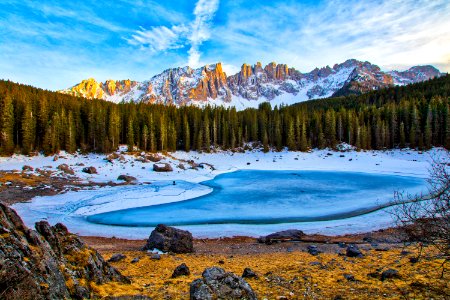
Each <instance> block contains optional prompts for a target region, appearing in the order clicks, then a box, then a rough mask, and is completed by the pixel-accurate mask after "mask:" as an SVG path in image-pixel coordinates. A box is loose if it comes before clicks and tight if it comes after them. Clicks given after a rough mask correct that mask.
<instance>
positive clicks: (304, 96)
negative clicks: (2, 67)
mask: <svg viewBox="0 0 450 300" xmlns="http://www.w3.org/2000/svg"><path fill="white" fill-rule="evenodd" d="M442 75H443V73H441V72H440V71H439V70H438V69H436V68H435V67H433V66H430V65H426V66H415V67H412V68H410V69H408V70H406V71H389V72H384V71H382V70H381V69H380V67H378V66H377V65H374V64H371V63H370V62H367V61H366V62H362V61H358V60H356V59H349V60H347V61H345V62H344V63H341V64H335V65H334V66H333V67H330V66H326V67H323V68H320V69H319V68H315V69H314V70H312V71H311V72H309V73H301V72H300V71H298V70H296V69H294V68H289V67H288V66H287V65H286V64H276V63H274V62H272V63H269V64H268V65H266V66H265V67H263V66H262V64H261V63H259V62H257V63H256V64H255V65H253V66H251V65H248V64H243V65H242V67H241V70H240V72H238V73H237V74H234V75H231V76H227V74H226V73H225V72H224V71H223V69H222V64H221V63H216V64H211V65H206V66H203V67H201V68H198V69H193V68H190V67H179V68H172V69H167V70H165V71H164V72H162V73H161V74H158V75H155V76H153V77H152V78H151V79H150V80H147V81H143V82H138V81H132V80H129V79H128V80H117V81H116V80H107V81H106V82H97V81H96V80H95V79H93V78H90V79H86V80H83V81H82V82H81V83H79V84H77V85H75V86H73V87H71V88H68V89H66V90H62V91H60V92H62V93H66V94H71V95H74V96H80V97H85V98H90V99H91V98H99V99H104V100H108V101H112V102H121V101H125V102H129V101H135V102H147V103H161V104H167V105H170V104H172V105H176V106H182V105H197V106H205V105H208V104H209V105H222V106H226V107H230V106H235V107H236V108H237V109H245V108H248V107H257V106H258V105H259V104H260V103H262V102H265V101H270V103H272V106H274V105H279V104H293V103H297V102H302V101H306V100H311V99H319V98H327V97H332V96H345V95H350V94H361V93H366V92H369V91H372V90H377V89H380V88H385V87H389V86H394V85H406V84H410V83H416V82H420V81H425V80H428V79H431V78H434V77H439V76H442Z"/></svg>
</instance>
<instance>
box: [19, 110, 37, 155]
mask: <svg viewBox="0 0 450 300" xmlns="http://www.w3.org/2000/svg"><path fill="white" fill-rule="evenodd" d="M34 138H35V118H34V116H33V111H32V109H31V103H30V102H26V103H25V110H24V113H23V117H22V153H24V154H28V153H30V151H31V150H33V149H34Z"/></svg>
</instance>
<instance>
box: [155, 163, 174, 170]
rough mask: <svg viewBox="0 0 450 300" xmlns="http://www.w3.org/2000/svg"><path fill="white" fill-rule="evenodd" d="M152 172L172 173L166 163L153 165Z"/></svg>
mask: <svg viewBox="0 0 450 300" xmlns="http://www.w3.org/2000/svg"><path fill="white" fill-rule="evenodd" d="M153 171H155V172H172V171H173V169H172V166H171V165H170V164H168V163H157V164H153Z"/></svg>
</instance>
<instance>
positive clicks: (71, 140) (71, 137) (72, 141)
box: [65, 111, 77, 153]
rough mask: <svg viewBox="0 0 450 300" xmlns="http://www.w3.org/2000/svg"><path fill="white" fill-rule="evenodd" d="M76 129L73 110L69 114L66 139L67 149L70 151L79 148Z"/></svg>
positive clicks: (72, 151)
mask: <svg viewBox="0 0 450 300" xmlns="http://www.w3.org/2000/svg"><path fill="white" fill-rule="evenodd" d="M75 130H76V129H75V120H74V118H73V113H72V111H69V116H68V118H67V132H66V139H65V149H66V151H67V152H69V153H74V152H75V151H76V150H77V144H76V131H75Z"/></svg>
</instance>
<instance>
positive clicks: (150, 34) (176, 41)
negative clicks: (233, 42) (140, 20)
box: [127, 0, 219, 68]
mask: <svg viewBox="0 0 450 300" xmlns="http://www.w3.org/2000/svg"><path fill="white" fill-rule="evenodd" d="M218 8H219V0H199V1H198V2H197V3H196V5H195V8H194V12H193V13H194V16H195V19H194V21H193V22H192V23H191V24H180V25H174V26H172V27H171V28H168V27H166V26H156V27H151V28H150V29H145V28H142V27H141V29H140V30H137V31H136V32H135V34H133V35H132V36H131V38H130V39H127V41H128V43H129V44H131V45H134V46H139V47H141V48H144V49H150V50H151V51H152V52H164V51H167V50H171V49H178V48H182V47H184V46H186V45H188V46H190V48H189V50H188V65H189V66H191V67H194V68H196V67H199V66H200V57H201V52H200V46H201V45H202V43H203V42H205V41H207V40H208V39H209V38H210V37H211V33H210V31H211V22H212V20H213V18H214V15H215V13H216V11H217V9H218Z"/></svg>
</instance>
